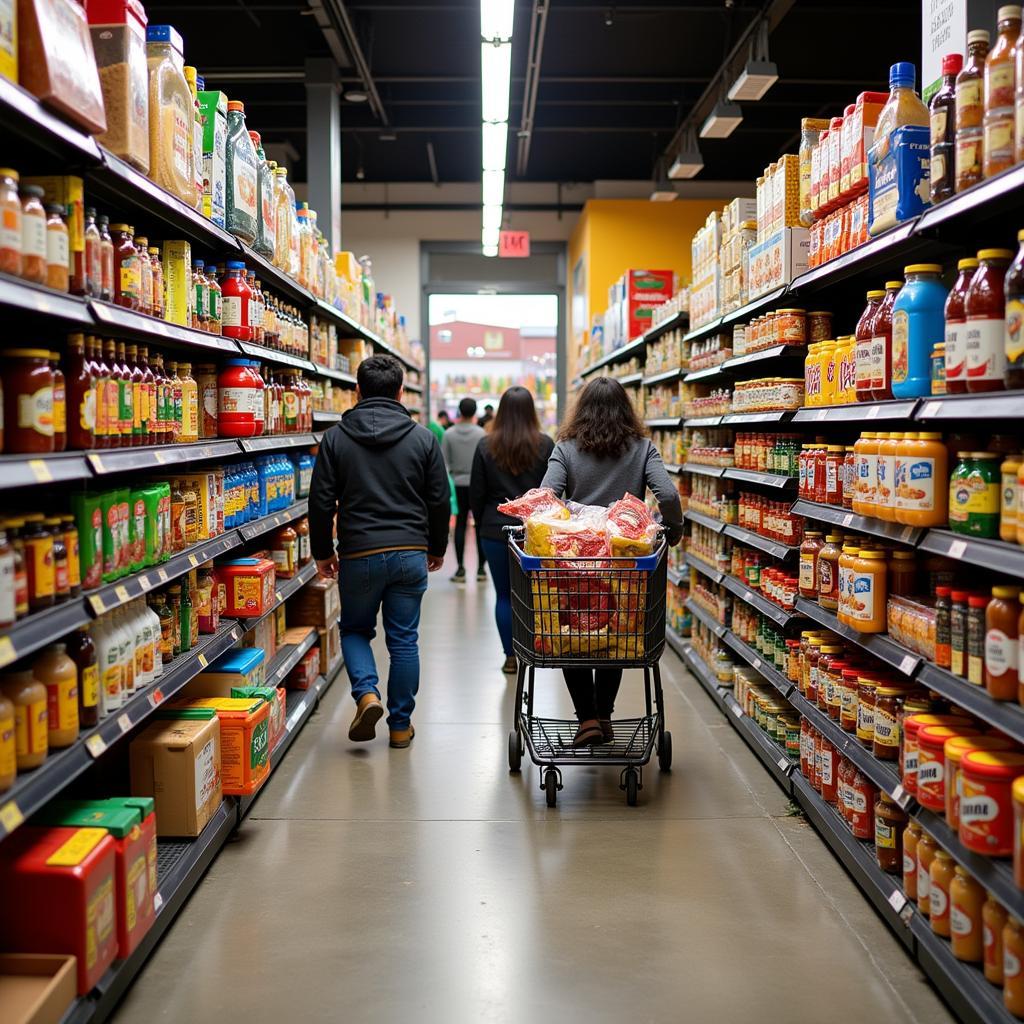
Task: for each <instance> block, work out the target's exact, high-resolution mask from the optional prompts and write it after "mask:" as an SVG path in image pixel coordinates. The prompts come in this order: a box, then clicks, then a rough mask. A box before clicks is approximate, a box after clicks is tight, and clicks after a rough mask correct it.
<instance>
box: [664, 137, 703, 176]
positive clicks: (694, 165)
mask: <svg viewBox="0 0 1024 1024" xmlns="http://www.w3.org/2000/svg"><path fill="white" fill-rule="evenodd" d="M703 170H704V157H702V156H701V155H700V150H699V149H698V148H697V144H696V143H695V142H693V143H686V144H684V146H683V148H682V149H681V150H679V152H678V153H677V154H676V158H675V159H674V160H673V161H672V165H671V166H670V167H669V169H668V176H669V177H670V178H671V179H672V180H673V181H679V180H681V179H685V178H696V177H697V175H698V174H700V172H701V171H703Z"/></svg>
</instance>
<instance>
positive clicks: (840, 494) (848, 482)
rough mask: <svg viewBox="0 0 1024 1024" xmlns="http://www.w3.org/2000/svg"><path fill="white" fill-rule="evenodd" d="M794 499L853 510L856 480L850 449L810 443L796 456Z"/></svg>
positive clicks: (838, 445) (803, 445) (820, 442)
mask: <svg viewBox="0 0 1024 1024" xmlns="http://www.w3.org/2000/svg"><path fill="white" fill-rule="evenodd" d="M796 477H797V481H798V483H797V496H798V497H800V498H803V499H805V500H806V501H817V502H819V503H820V504H823V505H834V506H835V507H837V508H852V507H853V494H854V487H855V480H856V468H855V464H854V450H853V446H852V445H841V444H829V443H827V442H826V441H822V440H819V441H813V442H811V443H810V444H802V445H800V449H799V452H798V454H797V471H796Z"/></svg>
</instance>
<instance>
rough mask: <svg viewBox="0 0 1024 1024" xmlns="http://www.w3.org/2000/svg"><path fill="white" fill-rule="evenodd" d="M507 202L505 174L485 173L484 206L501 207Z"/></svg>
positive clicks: (500, 172) (498, 172)
mask: <svg viewBox="0 0 1024 1024" xmlns="http://www.w3.org/2000/svg"><path fill="white" fill-rule="evenodd" d="M504 201H505V172H504V171H484V173H483V204H484V206H501V205H502V204H503V203H504Z"/></svg>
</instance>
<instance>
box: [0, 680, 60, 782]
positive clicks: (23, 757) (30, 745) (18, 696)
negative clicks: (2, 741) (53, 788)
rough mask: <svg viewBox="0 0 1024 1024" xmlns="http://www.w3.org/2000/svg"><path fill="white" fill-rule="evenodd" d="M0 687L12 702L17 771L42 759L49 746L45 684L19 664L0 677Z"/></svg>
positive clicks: (23, 769) (25, 769)
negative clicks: (18, 666)
mask: <svg viewBox="0 0 1024 1024" xmlns="http://www.w3.org/2000/svg"><path fill="white" fill-rule="evenodd" d="M23 664H24V663H22V665H23ZM0 690H2V691H3V694H4V696H5V697H6V698H7V699H8V700H9V701H10V702H11V703H12V704H13V705H14V735H15V757H16V761H17V767H18V771H19V772H24V771H28V770H29V769H31V768H38V767H39V766H40V765H41V764H42V763H43V762H44V761H45V760H46V754H47V751H48V749H49V740H48V731H47V722H46V714H47V694H46V687H45V686H44V685H43V684H42V683H41V682H40V681H39V680H38V679H36V677H35V676H34V675H33V673H32V669H31V668H25V667H21V668H16V669H15V671H13V672H10V673H8V674H7V675H4V676H0Z"/></svg>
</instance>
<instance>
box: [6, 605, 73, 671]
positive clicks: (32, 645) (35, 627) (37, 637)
mask: <svg viewBox="0 0 1024 1024" xmlns="http://www.w3.org/2000/svg"><path fill="white" fill-rule="evenodd" d="M90 621H91V619H90V617H89V612H88V610H87V608H86V606H85V604H84V603H83V601H82V599H81V598H80V597H75V598H72V599H71V600H70V601H65V602H64V603H63V604H58V605H54V606H53V607H52V608H46V609H45V610H43V611H41V612H35V613H33V614H32V615H26V616H25V617H24V618H23V619H18V621H17V622H15V623H14V625H13V626H8V627H7V628H6V629H5V630H4V633H3V636H0V668H4V667H5V666H7V665H10V664H11V662H13V661H17V659H18V658H24V657H25V656H26V655H28V654H32V652H33V651H38V650H39V648H40V647H45V646H46V645H47V644H51V643H53V642H54V640H59V639H60V638H61V637H63V636H66V635H67V634H68V633H70V632H71V631H72V630H73V629H78V628H79V626H87V625H88V624H89V622H90Z"/></svg>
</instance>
